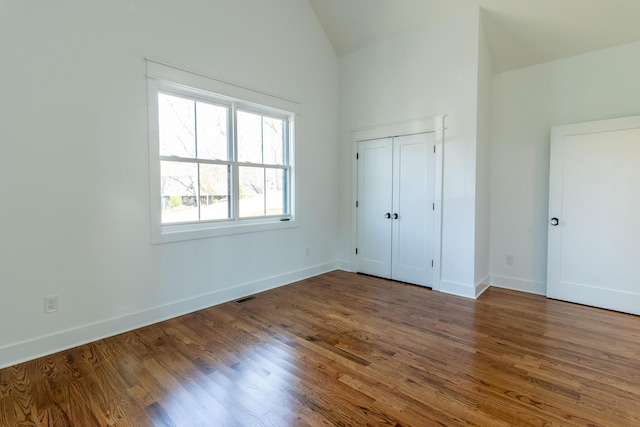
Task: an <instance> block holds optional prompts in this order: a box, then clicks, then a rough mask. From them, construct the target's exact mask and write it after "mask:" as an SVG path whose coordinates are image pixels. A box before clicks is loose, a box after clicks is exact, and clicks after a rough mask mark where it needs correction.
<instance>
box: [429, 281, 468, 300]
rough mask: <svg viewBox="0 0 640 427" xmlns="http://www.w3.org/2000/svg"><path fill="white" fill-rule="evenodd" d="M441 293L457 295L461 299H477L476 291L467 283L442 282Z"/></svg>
mask: <svg viewBox="0 0 640 427" xmlns="http://www.w3.org/2000/svg"><path fill="white" fill-rule="evenodd" d="M438 291H439V292H444V293H445V294H451V295H457V296H460V297H466V298H471V299H475V298H476V289H475V287H474V286H472V285H468V284H466V283H458V282H449V281H446V280H441V281H440V288H439V289H438Z"/></svg>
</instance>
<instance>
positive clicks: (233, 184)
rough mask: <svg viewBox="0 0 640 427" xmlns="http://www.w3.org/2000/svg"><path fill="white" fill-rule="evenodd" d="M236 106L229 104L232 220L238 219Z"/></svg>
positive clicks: (238, 187) (238, 179)
mask: <svg viewBox="0 0 640 427" xmlns="http://www.w3.org/2000/svg"><path fill="white" fill-rule="evenodd" d="M237 115H238V108H237V105H236V103H235V102H234V103H232V104H231V132H230V134H231V135H230V141H229V142H230V149H231V155H232V157H231V160H232V172H231V173H232V179H231V184H230V185H231V191H232V201H233V212H232V215H231V218H232V219H233V220H234V221H236V222H237V221H238V220H239V219H240V167H239V163H238V120H237Z"/></svg>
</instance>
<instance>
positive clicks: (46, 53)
mask: <svg viewBox="0 0 640 427" xmlns="http://www.w3.org/2000/svg"><path fill="white" fill-rule="evenodd" d="M145 57H151V58H154V59H158V60H162V61H166V62H169V63H172V64H175V65H178V66H182V67H185V68H188V69H192V70H195V71H199V72H202V73H205V74H210V75H213V76H217V77H220V78H223V79H226V80H230V81H232V82H237V83H239V84H243V85H246V86H249V87H253V88H256V89H260V90H264V91H267V92H270V93H274V94H277V95H280V96H283V97H286V98H289V99H294V100H297V101H299V102H300V103H301V107H300V116H299V117H298V118H297V135H296V136H297V138H296V146H297V149H296V169H297V170H296V172H297V175H296V176H297V207H298V210H297V214H298V219H299V222H300V225H299V227H297V228H294V229H288V230H282V231H271V232H262V233H254V234H243V235H236V236H227V237H220V238H213V239H203V240H194V241H186V242H179V243H171V244H162V245H151V244H150V236H149V176H148V153H147V117H146V116H147V95H146V79H145V61H144V58H145ZM0 69H2V79H0V93H1V94H2V102H0V147H1V149H2V154H1V155H0V170H1V171H2V177H3V179H2V180H0V195H1V203H2V206H1V208H0V209H1V212H2V214H1V221H0V236H1V240H0V288H1V289H2V293H1V296H0V367H2V366H7V365H9V364H13V363H15V362H18V361H20V360H24V359H29V358H33V357H36V356H38V355H41V354H44V353H50V352H53V351H55V350H58V349H60V348H64V347H69V346H73V345H77V344H79V343H81V342H86V341H90V340H94V339H96V338H99V337H101V336H105V335H110V334H113V333H116V332H119V331H122V330H127V329H131V328H134V327H137V326H140V325H142V324H146V323H152V322H155V321H158V320H160V319H164V318H167V317H172V316H175V315H177V314H181V313H183V312H186V311H192V310H195V309H197V308H200V307H204V306H208V305H212V304H215V303H218V302H221V301H225V300H229V299H233V298H235V297H238V296H240V295H246V294H248V293H251V292H255V291H258V290H261V289H265V288H269V287H273V286H277V285H281V284H284V283H287V282H290V281H293V280H297V279H299V278H302V277H305V276H308V275H313V274H318V273H321V272H324V271H327V270H331V269H334V268H335V267H336V265H337V263H336V261H335V260H336V253H337V243H336V241H337V214H336V212H337V210H338V204H337V195H336V189H337V188H338V182H337V175H338V167H337V165H336V159H337V158H338V150H337V144H336V140H337V139H338V138H337V130H338V124H337V123H338V113H337V111H336V106H337V105H338V95H337V89H338V80H337V79H338V65H337V58H336V57H335V54H334V53H333V50H332V49H331V46H330V44H329V43H328V41H327V39H326V37H325V35H324V32H323V31H322V29H321V27H320V25H319V23H318V22H317V20H316V18H315V15H314V14H313V12H312V10H311V8H310V6H309V5H308V4H307V2H302V1H298V0H269V1H268V2H265V1H261V0H234V1H226V0H206V1H205V0H190V1H188V2H172V1H157V0H114V1H108V2H86V1H81V0H75V1H71V0H70V1H65V2H48V1H34V2H3V5H2V12H1V13H0ZM307 247H309V248H310V256H309V257H306V256H305V248H307ZM54 294H56V295H59V303H60V310H59V311H58V312H56V313H53V314H47V315H45V314H44V312H43V311H44V310H43V297H44V296H47V295H54Z"/></svg>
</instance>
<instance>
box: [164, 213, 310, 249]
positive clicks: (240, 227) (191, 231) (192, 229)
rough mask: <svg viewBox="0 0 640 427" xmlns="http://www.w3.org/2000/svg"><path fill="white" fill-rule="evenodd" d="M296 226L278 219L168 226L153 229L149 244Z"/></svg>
mask: <svg viewBox="0 0 640 427" xmlns="http://www.w3.org/2000/svg"><path fill="white" fill-rule="evenodd" d="M297 226H298V224H297V223H296V221H295V220H294V219H293V218H291V219H290V220H288V221H281V220H280V219H279V218H277V219H273V220H272V221H264V220H261V221H260V222H255V221H254V222H251V221H250V220H248V221H247V222H244V221H238V222H231V223H225V224H224V225H220V223H194V224H169V225H162V226H160V227H154V229H153V230H152V231H151V244H153V245H157V244H162V243H171V242H181V241H185V240H196V239H207V238H211V237H220V236H230V235H234V234H243V233H256V232H261V231H271V230H283V229H287V228H295V227H297Z"/></svg>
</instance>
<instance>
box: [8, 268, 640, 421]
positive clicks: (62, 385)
mask: <svg viewBox="0 0 640 427" xmlns="http://www.w3.org/2000/svg"><path fill="white" fill-rule="evenodd" d="M307 425H309V426H334V425H335V426H368V425H370V426H432V425H446V426H458V425H463V426H470V425H473V426H529V425H531V426H555V425H567V426H635V425H640V318H639V317H636V316H631V315H625V314H621V313H614V312H609V311H605V310H599V309H594V308H589V307H583V306H579V305H574V304H569V303H564V302H560V301H554V300H547V299H546V298H544V297H541V296H536V295H529V294H523V293H518V292H513V291H507V290H502V289H496V288H491V289H489V290H488V291H487V292H485V293H484V294H483V295H482V296H481V297H480V298H479V299H478V300H477V301H471V300H467V299H463V298H458V297H454V296H450V295H445V294H440V293H438V292H433V291H430V290H428V289H425V288H420V287H417V286H411V285H406V284H401V283H395V282H391V281H387V280H383V279H377V278H372V277H367V276H360V275H355V274H350V273H346V272H339V271H336V272H332V273H329V274H325V275H322V276H318V277H315V278H311V279H308V280H304V281H302V282H298V283H295V284H292V285H289V286H285V287H282V288H278V289H275V290H272V291H268V292H265V293H262V294H259V295H258V297H257V298H256V299H253V300H251V301H248V302H246V303H244V304H241V305H238V304H235V303H233V302H231V303H227V304H223V305H219V306H217V307H213V308H210V309H206V310H202V311H199V312H196V313H193V314H189V315H186V316H182V317H179V318H176V319H172V320H169V321H166V322H162V323H159V324H156V325H152V326H149V327H146V328H142V329H138V330H136V331H133V332H129V333H125V334H121V335H118V336H115V337H112V338H108V339H104V340H101V341H97V342H95V343H92V344H88V345H84V346H81V347H77V348H74V349H71V350H68V351H64V352H61V353H58V354H54V355H52V356H48V357H43V358H41V359H37V360H34V361H31V362H28V363H23V364H19V365H16V366H13V367H10V368H7V369H3V370H0V426H2V427H12V426H56V427H60V426H78V427H90V426H189V427H193V426H307Z"/></svg>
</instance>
